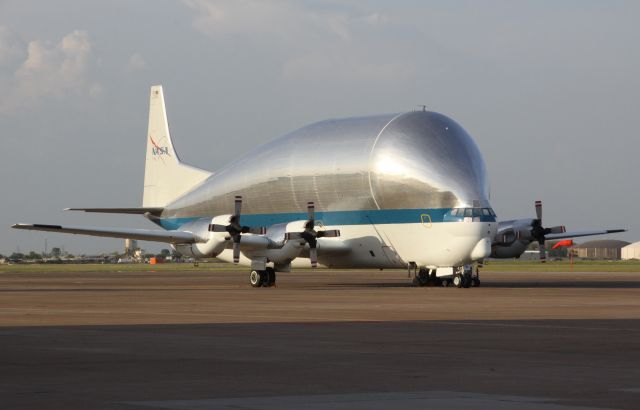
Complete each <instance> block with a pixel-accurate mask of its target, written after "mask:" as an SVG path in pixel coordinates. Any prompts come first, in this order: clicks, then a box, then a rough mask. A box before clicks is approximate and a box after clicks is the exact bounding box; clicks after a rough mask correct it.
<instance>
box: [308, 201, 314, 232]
mask: <svg viewBox="0 0 640 410" xmlns="http://www.w3.org/2000/svg"><path fill="white" fill-rule="evenodd" d="M307 216H308V218H309V222H308V227H309V229H313V228H314V226H315V217H316V206H315V205H314V204H313V202H311V201H310V202H307Z"/></svg>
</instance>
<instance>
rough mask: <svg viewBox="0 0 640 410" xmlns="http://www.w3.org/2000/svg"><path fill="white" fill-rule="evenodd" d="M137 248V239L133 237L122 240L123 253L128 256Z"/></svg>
mask: <svg viewBox="0 0 640 410" xmlns="http://www.w3.org/2000/svg"><path fill="white" fill-rule="evenodd" d="M137 249H138V241H136V240H135V239H125V240H124V255H125V256H128V257H132V256H133V255H134V253H135V251H136V250H137Z"/></svg>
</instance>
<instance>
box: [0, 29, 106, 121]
mask: <svg viewBox="0 0 640 410" xmlns="http://www.w3.org/2000/svg"><path fill="white" fill-rule="evenodd" d="M6 33H7V30H6V29H4V36H3V35H2V31H0V58H2V59H4V58H6V57H7V56H11V55H13V56H22V57H23V58H22V61H21V62H20V63H19V64H18V66H17V68H16V69H15V70H13V72H4V71H0V76H2V78H0V83H1V84H2V85H3V88H4V89H5V92H3V93H2V96H0V113H4V114H7V113H11V112H14V111H15V110H19V109H26V108H33V107H36V106H38V105H39V104H40V102H41V100H42V99H43V98H56V99H64V98H65V97H67V96H68V95H89V96H92V97H96V96H98V95H99V94H100V93H101V92H102V86H101V85H100V84H99V83H97V82H92V81H91V80H90V78H89V65H90V64H89V63H90V59H91V57H92V55H91V51H92V50H91V42H90V40H89V35H88V34H87V32H85V31H80V30H75V31H73V32H71V33H69V34H67V35H66V36H64V37H63V38H62V39H61V40H60V41H59V42H58V43H57V44H52V43H50V42H46V41H41V40H33V41H30V42H29V43H28V44H27V45H26V47H24V45H22V46H21V45H20V43H18V42H13V43H7V42H6V41H4V42H3V41H2V39H5V40H6V39H7V38H9V36H7V34H6ZM14 59H15V57H14ZM5 71H8V70H5Z"/></svg>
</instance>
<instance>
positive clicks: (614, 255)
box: [573, 239, 629, 260]
mask: <svg viewBox="0 0 640 410" xmlns="http://www.w3.org/2000/svg"><path fill="white" fill-rule="evenodd" d="M627 245H629V242H625V241H618V240H615V239H603V240H597V241H589V242H585V243H582V244H580V245H578V246H574V247H573V249H574V252H575V255H576V256H577V257H578V258H582V259H607V260H620V259H621V257H622V248H624V247H625V246H627Z"/></svg>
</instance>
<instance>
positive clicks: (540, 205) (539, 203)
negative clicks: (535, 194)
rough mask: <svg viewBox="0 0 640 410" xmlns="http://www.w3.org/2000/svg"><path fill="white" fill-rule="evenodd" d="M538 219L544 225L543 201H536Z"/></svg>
mask: <svg viewBox="0 0 640 410" xmlns="http://www.w3.org/2000/svg"><path fill="white" fill-rule="evenodd" d="M536 217H537V218H538V219H539V220H540V223H541V224H542V201H536Z"/></svg>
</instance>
